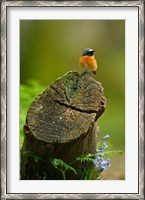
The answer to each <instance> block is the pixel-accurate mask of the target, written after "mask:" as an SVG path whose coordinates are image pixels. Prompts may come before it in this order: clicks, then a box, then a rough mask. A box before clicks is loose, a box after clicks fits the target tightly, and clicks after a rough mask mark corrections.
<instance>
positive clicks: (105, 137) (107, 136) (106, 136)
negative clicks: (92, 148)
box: [102, 134, 110, 140]
mask: <svg viewBox="0 0 145 200" xmlns="http://www.w3.org/2000/svg"><path fill="white" fill-rule="evenodd" d="M109 137H110V135H109V134H107V135H105V136H104V137H103V138H102V140H105V139H108V138H109Z"/></svg>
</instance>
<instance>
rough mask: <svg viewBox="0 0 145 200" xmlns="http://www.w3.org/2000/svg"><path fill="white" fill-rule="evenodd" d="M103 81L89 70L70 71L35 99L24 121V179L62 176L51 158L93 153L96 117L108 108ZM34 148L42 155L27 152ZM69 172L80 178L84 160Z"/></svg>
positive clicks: (68, 159) (69, 175)
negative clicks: (51, 161)
mask: <svg viewBox="0 0 145 200" xmlns="http://www.w3.org/2000/svg"><path fill="white" fill-rule="evenodd" d="M105 104H106V100H105V97H104V94H103V88H102V86H101V84H100V83H99V82H97V81H95V80H94V79H93V78H92V77H91V75H90V74H89V73H84V74H81V75H80V74H78V73H77V72H68V73H67V74H65V75H64V76H63V77H61V78H59V79H57V80H56V81H55V82H54V83H53V84H51V85H50V87H48V88H46V89H45V90H44V91H43V92H42V93H41V94H40V95H38V96H37V97H36V98H35V99H34V101H33V102H32V104H31V106H30V108H29V110H28V113H27V117H26V123H25V125H24V133H25V138H24V143H23V146H22V149H21V179H22V180H37V179H42V180H43V179H47V180H61V179H63V177H62V174H61V173H60V172H59V171H58V170H57V169H55V168H54V167H53V166H52V165H51V164H49V163H48V162H45V161H48V160H49V159H50V158H57V159H62V160H63V161H64V162H65V163H67V164H69V163H70V162H72V161H73V160H74V159H75V158H76V157H77V156H80V155H83V154H88V153H94V152H95V150H96V143H97V126H96V123H95V122H96V121H97V119H98V118H99V117H100V115H101V114H102V113H103V112H104V110H105ZM25 152H33V153H35V155H38V156H39V157H41V158H42V160H41V159H38V160H37V159H34V158H33V157H31V156H26V155H25ZM73 167H74V168H75V169H76V171H77V174H74V173H73V172H72V171H69V172H67V174H66V178H67V179H68V180H75V179H76V180H77V179H80V177H81V175H82V173H83V166H82V163H81V162H80V161H79V162H76V163H75V164H74V166H73Z"/></svg>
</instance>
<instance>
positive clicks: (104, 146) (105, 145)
mask: <svg viewBox="0 0 145 200" xmlns="http://www.w3.org/2000/svg"><path fill="white" fill-rule="evenodd" d="M105 148H107V144H106V143H105V142H103V143H102V145H101V147H100V150H102V151H103V150H104V149H105Z"/></svg>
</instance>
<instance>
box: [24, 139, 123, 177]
mask: <svg viewBox="0 0 145 200" xmlns="http://www.w3.org/2000/svg"><path fill="white" fill-rule="evenodd" d="M108 138H109V136H107V137H106V136H104V137H103V138H102V140H104V139H108ZM106 148H107V144H106V142H104V141H103V142H102V143H101V145H100V146H99V148H98V149H97V150H96V153H93V154H90V153H89V154H85V155H80V156H79V157H76V158H75V159H74V160H73V161H72V162H71V163H69V164H66V163H65V162H64V161H63V160H61V159H57V158H50V159H48V160H44V159H43V158H41V157H40V156H39V155H37V154H35V153H34V152H31V151H26V152H24V155H25V156H27V157H32V158H33V159H34V160H35V162H38V161H42V162H45V163H48V164H49V163H51V164H52V166H53V167H54V168H56V169H57V170H58V171H60V172H61V173H62V176H63V179H64V180H66V171H73V172H74V173H75V174H76V175H77V171H76V170H75V168H74V167H72V165H73V164H74V163H75V162H78V161H80V162H81V163H82V166H83V174H82V177H81V180H94V179H95V180H100V179H101V173H102V172H103V171H105V170H107V169H108V168H109V167H111V162H110V158H106V156H108V155H109V156H113V155H116V154H120V155H122V156H123V155H124V152H122V151H119V150H112V151H105V149H106ZM83 163H85V165H83ZM90 164H93V165H90ZM93 169H94V170H93ZM45 176H47V174H45Z"/></svg>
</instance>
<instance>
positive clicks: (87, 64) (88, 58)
mask: <svg viewBox="0 0 145 200" xmlns="http://www.w3.org/2000/svg"><path fill="white" fill-rule="evenodd" d="M94 52H95V51H94V50H93V49H91V48H86V49H84V51H83V53H82V55H81V57H80V65H81V67H83V68H85V71H84V73H85V72H86V71H87V70H88V69H89V70H91V71H92V72H93V73H94V74H96V70H97V61H96V59H95V56H94V54H93V53H94Z"/></svg>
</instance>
